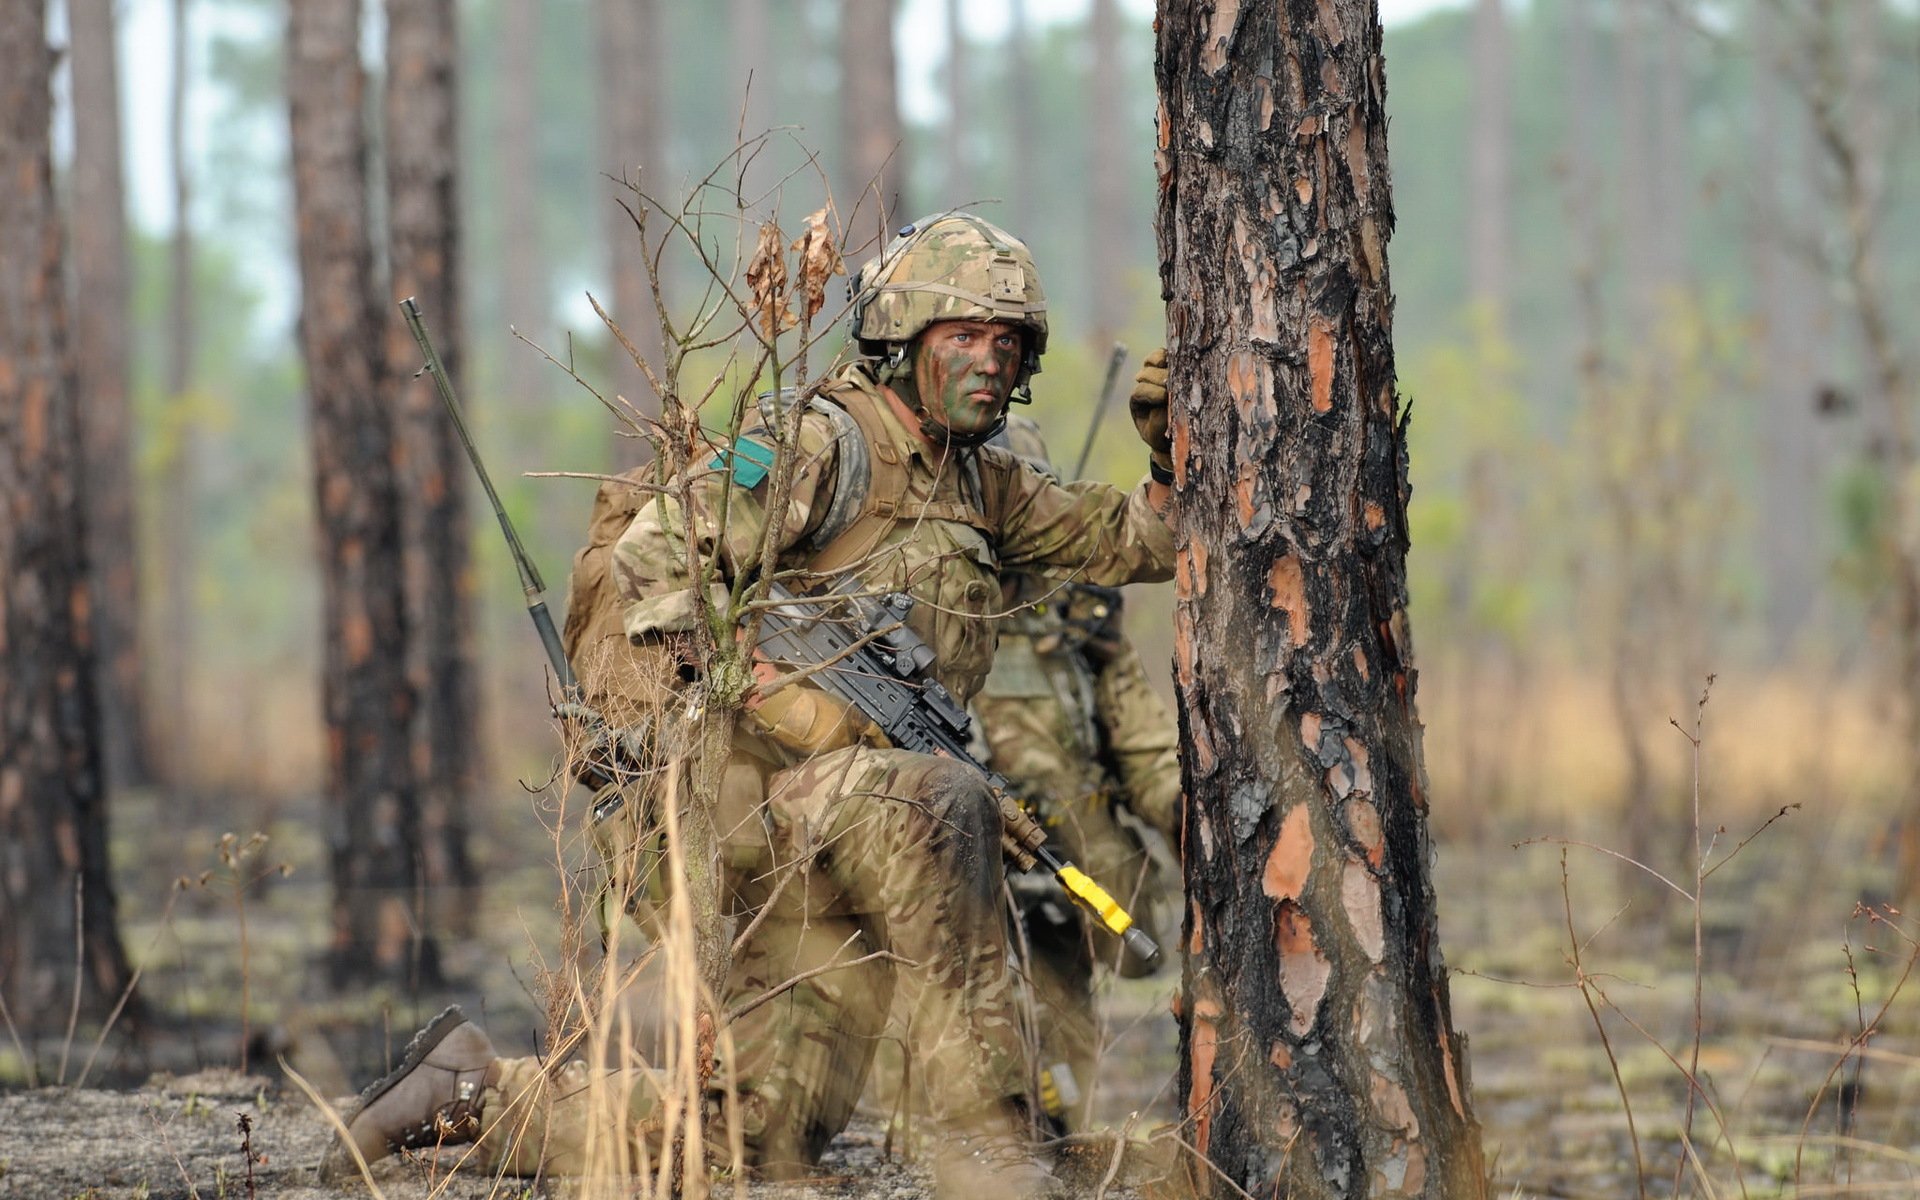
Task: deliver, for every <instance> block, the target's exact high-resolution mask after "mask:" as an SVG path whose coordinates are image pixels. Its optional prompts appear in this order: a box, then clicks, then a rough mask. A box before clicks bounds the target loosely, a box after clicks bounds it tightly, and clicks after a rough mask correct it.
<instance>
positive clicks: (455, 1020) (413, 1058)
mask: <svg viewBox="0 0 1920 1200" xmlns="http://www.w3.org/2000/svg"><path fill="white" fill-rule="evenodd" d="M466 1023H467V1014H465V1013H463V1012H461V1011H460V1006H459V1005H458V1004H449V1005H447V1006H446V1007H445V1008H443V1009H441V1010H440V1015H439V1016H436V1017H435V1018H434V1019H433V1020H431V1021H428V1022H427V1027H426V1028H425V1029H422V1030H421V1031H420V1032H419V1033H416V1034H414V1035H413V1040H412V1041H410V1042H408V1043H407V1048H406V1049H405V1050H404V1051H402V1052H401V1054H400V1065H399V1066H397V1067H395V1068H394V1069H393V1070H391V1071H388V1072H387V1073H386V1074H385V1075H382V1076H381V1077H380V1078H378V1079H376V1080H374V1081H373V1082H372V1083H370V1084H368V1085H367V1086H366V1088H365V1089H364V1090H362V1091H361V1093H360V1100H359V1103H357V1104H355V1105H354V1106H353V1111H352V1112H351V1113H349V1114H347V1116H346V1117H345V1122H346V1124H348V1125H351V1124H353V1119H354V1118H355V1117H357V1116H359V1115H360V1114H361V1113H363V1112H365V1111H366V1110H367V1106H368V1105H369V1104H372V1103H373V1102H374V1101H375V1100H378V1099H379V1098H380V1097H382V1096H384V1095H386V1094H387V1093H388V1092H390V1091H392V1090H393V1086H394V1085H395V1084H397V1083H399V1082H400V1081H401V1080H402V1079H405V1078H406V1077H407V1075H408V1074H410V1073H411V1072H412V1071H413V1069H414V1068H415V1067H418V1066H419V1065H420V1064H421V1063H423V1062H425V1061H426V1060H427V1055H429V1054H432V1053H433V1052H434V1050H435V1048H436V1047H438V1046H439V1045H440V1043H441V1042H444V1041H446V1040H447V1035H448V1034H450V1033H452V1032H453V1031H454V1030H455V1029H458V1028H459V1027H460V1026H462V1025H465V1024H466Z"/></svg>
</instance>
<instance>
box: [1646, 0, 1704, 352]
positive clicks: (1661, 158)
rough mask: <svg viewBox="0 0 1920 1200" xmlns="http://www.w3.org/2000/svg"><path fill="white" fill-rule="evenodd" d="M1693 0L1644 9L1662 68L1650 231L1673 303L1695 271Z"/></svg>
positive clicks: (1656, 85) (1664, 289)
mask: <svg viewBox="0 0 1920 1200" xmlns="http://www.w3.org/2000/svg"><path fill="white" fill-rule="evenodd" d="M1690 3H1691V0H1661V2H1660V3H1656V4H1652V5H1649V6H1648V8H1647V11H1646V14H1645V16H1646V18H1647V20H1648V23H1649V24H1650V25H1651V26H1652V29H1651V37H1650V39H1649V41H1650V44H1651V45H1653V46H1655V47H1658V57H1657V58H1656V59H1655V60H1654V61H1655V62H1657V64H1658V68H1657V69H1656V70H1655V72H1654V77H1653V81H1652V82H1653V126H1652V128H1651V129H1649V130H1648V131H1647V134H1648V137H1649V139H1650V141H1651V147H1650V148H1651V151H1652V154H1651V157H1652V167H1653V173H1652V177H1651V178H1650V179H1649V180H1648V181H1647V184H1648V188H1649V201H1650V206H1651V209H1652V214H1653V227H1652V228H1651V229H1649V230H1647V236H1648V238H1649V239H1650V240H1651V242H1652V247H1653V251H1654V254H1653V260H1654V263H1655V266H1656V271H1657V274H1656V275H1655V278H1654V280H1653V281H1652V282H1653V284H1654V286H1655V288H1656V289H1657V290H1658V291H1659V293H1660V294H1661V295H1662V296H1663V297H1664V298H1665V299H1666V300H1667V302H1668V303H1671V302H1672V300H1674V299H1676V298H1677V292H1678V291H1679V290H1680V289H1683V288H1688V287H1690V285H1691V283H1692V273H1691V272H1690V271H1688V269H1687V248H1688V245H1689V244H1690V242H1689V239H1688V237H1687V224H1688V220H1689V218H1690V217H1691V216H1692V202H1693V187H1692V179H1693V163H1692V159H1691V158H1690V157H1689V155H1688V152H1687V150H1688V147H1687V130H1688V128H1689V127H1690V122H1689V120H1688V116H1689V114H1688V112H1687V72H1688V69H1689V63H1690V59H1689V55H1688V53H1687V50H1688V47H1689V46H1690V45H1691V42H1692V38H1693V31H1692V30H1691V29H1690V28H1689V27H1688V22H1687V12H1686V10H1687V8H1688V5H1689V4H1690ZM1667 357H1668V358H1671V357H1672V356H1671V354H1669V355H1668V356H1667ZM1664 369H1665V370H1666V371H1667V372H1668V373H1669V375H1670V374H1671V371H1672V369H1673V364H1672V363H1671V362H1669V363H1667V364H1665V368H1664Z"/></svg>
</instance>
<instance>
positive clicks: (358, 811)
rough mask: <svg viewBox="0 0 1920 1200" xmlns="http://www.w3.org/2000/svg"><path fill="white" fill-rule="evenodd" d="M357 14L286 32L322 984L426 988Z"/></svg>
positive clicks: (321, 7)
mask: <svg viewBox="0 0 1920 1200" xmlns="http://www.w3.org/2000/svg"><path fill="white" fill-rule="evenodd" d="M364 88H365V78H364V73H363V72H362V70H361V66H360V15H359V7H358V6H357V5H353V4H336V3H334V2H333V0H294V3H293V4H292V5H291V7H290V9H289V19H288V25H287V94H288V99H289V101H290V104H291V126H290V128H291V133H292V139H291V149H292V156H293V194H294V217H295V221H296V224H297V228H298V239H297V240H298V250H299V262H300V289H301V313H300V349H301V355H302V358H303V359H304V361H305V363H306V368H307V402H308V410H309V413H310V417H311V428H312V434H313V465H314V473H313V474H314V486H315V489H316V495H317V499H318V503H317V505H316V508H317V512H318V516H319V525H320V538H319V543H320V554H321V579H322V586H323V590H324V603H323V612H324V616H323V618H322V626H323V637H324V639H325V641H324V650H323V662H322V670H321V681H322V689H323V697H322V703H323V705H324V711H325V718H326V728H327V779H326V795H327V801H328V806H329V809H330V811H331V813H332V819H333V828H332V831H331V842H332V856H331V857H332V878H333V891H334V895H333V936H332V944H331V946H330V948H329V959H330V962H329V966H330V972H331V976H332V982H333V983H334V984H335V985H336V986H341V985H344V984H346V983H348V982H350V981H356V980H360V979H364V978H367V977H370V976H386V977H394V978H411V979H414V980H418V981H422V982H424V981H428V980H432V979H434V978H437V976H438V972H439V967H438V961H437V956H436V953H435V949H436V948H435V945H434V943H433V940H432V939H431V938H430V937H428V936H427V935H426V933H425V930H424V927H423V924H422V922H421V921H420V920H419V913H418V910H417V895H418V884H419V878H420V877H419V861H418V860H419V853H420V809H419V802H418V795H417V793H416V790H415V786H414V776H413V765H412V761H411V757H410V753H409V745H408V736H407V731H408V727H409V724H410V722H411V720H412V715H413V689H412V688H411V687H410V686H409V684H408V682H407V673H406V661H407V628H406V603H405V595H404V590H403V586H402V574H401V572H402V556H401V527H400V509H399V496H398V488H397V485H396V482H395V474H394V434H393V419H392V415H391V414H392V405H391V403H390V399H391V395H392V389H391V388H390V387H389V386H388V382H387V381H388V374H387V372H386V371H385V370H384V348H385V346H386V342H385V341H384V339H383V338H382V336H381V332H382V325H383V322H384V321H385V319H386V317H385V309H386V306H385V304H384V303H381V302H380V301H379V300H378V299H377V297H376V294H375V289H374V285H373V246H372V242H371V240H370V236H371V235H370V233H369V230H368V220H367V174H366V167H367V140H366V132H365V130H364V129H363V128H362V125H361V121H362V114H363V112H364V111H365V110H364V109H363V108H362V106H361V100H362V96H363V94H364Z"/></svg>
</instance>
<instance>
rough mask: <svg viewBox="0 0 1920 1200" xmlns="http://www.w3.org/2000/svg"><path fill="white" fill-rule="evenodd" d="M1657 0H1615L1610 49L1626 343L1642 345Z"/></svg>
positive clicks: (1652, 277) (1647, 317) (1654, 239)
mask: <svg viewBox="0 0 1920 1200" xmlns="http://www.w3.org/2000/svg"><path fill="white" fill-rule="evenodd" d="M1654 3H1656V0H1619V4H1618V6H1617V8H1616V9H1615V12H1616V28H1615V30H1614V39H1613V41H1614V45H1615V46H1617V47H1618V48H1619V61H1618V63H1617V65H1616V70H1615V74H1614V78H1613V84H1614V86H1613V105H1612V107H1613V111H1614V114H1615V127H1616V128H1617V129H1618V130H1619V138H1620V164H1619V170H1618V173H1617V178H1616V187H1617V191H1616V195H1617V202H1618V204H1619V208H1620V216H1619V220H1620V249H1621V257H1622V259H1623V261H1624V264H1625V267H1626V297H1627V304H1626V334H1627V339H1628V344H1629V345H1634V346H1643V345H1645V344H1646V341H1647V337H1648V334H1649V331H1650V330H1651V329H1652V327H1653V321H1654V313H1653V305H1654V292H1655V291H1656V290H1657V281H1658V279H1659V266H1658V262H1657V258H1658V254H1659V246H1660V239H1659V235H1658V234H1656V233H1655V232H1654V230H1653V222H1654V220H1655V219H1656V214H1655V213H1654V211H1653V189H1654V182H1653V168H1654V161H1655V160H1654V154H1653V142H1654V139H1655V136H1656V135H1655V133H1654V132H1653V130H1652V129H1650V128H1649V127H1648V122H1649V120H1650V117H1649V113H1648V103H1647V100H1648V93H1649V90H1650V89H1651V86H1652V80H1651V78H1650V76H1651V74H1652V70H1651V68H1650V67H1649V65H1648V61H1647V58H1648V54H1649V53H1650V47H1649V46H1648V45H1647V39H1648V38H1649V37H1651V36H1652V31H1653V20H1652V17H1651V15H1650V13H1649V11H1648V10H1649V9H1650V8H1651V7H1652V6H1653V5H1654Z"/></svg>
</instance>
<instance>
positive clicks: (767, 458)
mask: <svg viewBox="0 0 1920 1200" xmlns="http://www.w3.org/2000/svg"><path fill="white" fill-rule="evenodd" d="M729 464H731V472H732V475H733V481H734V482H735V483H737V484H739V485H740V486H741V487H743V488H746V489H747V490H748V491H752V490H753V489H754V488H757V487H759V486H760V484H761V482H762V481H764V480H765V479H766V477H767V472H768V471H770V470H772V469H773V447H772V446H763V445H761V444H760V443H759V442H756V441H754V440H753V439H752V438H744V437H743V438H741V439H740V440H739V441H737V442H735V443H734V444H733V449H731V450H722V451H721V452H720V453H718V454H716V455H714V456H713V461H712V462H710V463H708V464H707V466H708V467H710V468H712V469H713V470H716V471H719V470H727V469H728V468H729Z"/></svg>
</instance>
